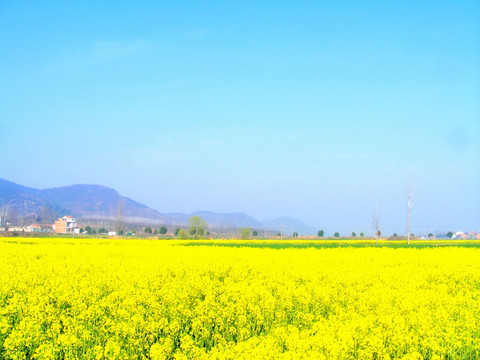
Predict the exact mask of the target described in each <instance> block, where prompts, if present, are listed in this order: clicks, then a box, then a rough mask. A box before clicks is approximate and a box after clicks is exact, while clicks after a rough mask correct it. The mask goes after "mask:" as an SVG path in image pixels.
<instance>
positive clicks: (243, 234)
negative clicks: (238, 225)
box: [239, 228, 250, 240]
mask: <svg viewBox="0 0 480 360" xmlns="http://www.w3.org/2000/svg"><path fill="white" fill-rule="evenodd" d="M239 233H240V237H241V238H242V239H245V240H246V239H248V238H249V237H250V229H249V228H244V229H239Z"/></svg>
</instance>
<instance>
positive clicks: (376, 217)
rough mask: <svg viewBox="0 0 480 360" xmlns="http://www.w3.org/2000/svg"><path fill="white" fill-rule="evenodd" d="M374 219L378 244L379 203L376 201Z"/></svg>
mask: <svg viewBox="0 0 480 360" xmlns="http://www.w3.org/2000/svg"><path fill="white" fill-rule="evenodd" d="M373 221H374V223H375V237H376V238H377V245H378V204H377V202H376V201H375V211H374V212H373Z"/></svg>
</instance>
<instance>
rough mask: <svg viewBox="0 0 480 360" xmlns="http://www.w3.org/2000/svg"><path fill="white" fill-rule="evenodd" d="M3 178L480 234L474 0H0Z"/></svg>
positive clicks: (161, 206) (479, 37)
mask: <svg viewBox="0 0 480 360" xmlns="http://www.w3.org/2000/svg"><path fill="white" fill-rule="evenodd" d="M0 79H1V80H0V99H1V100H0V135H1V141H0V156H1V159H2V166H1V170H0V177H2V178H5V179H7V180H11V181H14V182H17V183H20V184H23V185H27V186H32V187H37V188H48V187H55V186H63V185H70V184H76V183H90V184H102V185H106V186H110V187H113V188H115V189H117V190H118V191H119V192H120V193H121V194H123V195H125V196H129V197H131V198H133V199H136V200H138V201H141V202H144V203H146V204H147V205H149V206H151V207H153V208H155V209H157V210H159V211H161V212H175V211H181V212H192V211H195V210H211V211H218V212H233V211H241V212H246V213H248V214H250V215H252V216H254V217H256V218H258V219H260V220H262V219H267V218H273V217H276V216H282V215H288V216H293V217H296V218H298V219H300V220H302V221H304V222H306V223H307V224H310V225H313V226H315V227H319V228H326V229H329V230H328V231H327V233H329V232H330V229H331V231H332V232H333V231H335V229H340V230H343V229H345V230H343V231H344V232H346V231H351V230H352V229H357V230H359V229H365V230H368V229H371V227H372V223H373V222H372V216H373V208H374V204H375V201H378V209H379V218H380V228H381V229H382V228H383V229H386V230H385V233H389V232H392V231H397V232H400V233H402V232H403V231H404V229H405V224H406V191H405V182H406V178H407V177H408V178H409V179H410V181H411V183H412V184H413V185H414V188H415V194H414V201H415V204H416V206H415V208H414V210H413V212H412V223H413V226H414V231H415V228H416V229H418V230H416V231H417V232H420V231H423V232H424V231H425V230H424V229H425V228H426V226H429V229H430V230H431V231H434V230H437V229H438V230H442V229H447V228H455V230H456V229H459V230H470V229H473V230H480V2H478V1H441V2H438V1H431V2H423V1H422V2H418V1H374V2H372V1H352V2H348V1H330V2H328V1H324V2H319V1H312V2H307V1H295V2H281V1H279V2H259V1H251V2H243V1H238V2H228V3H226V2H196V1H195V2H179V1H165V2H149V1H144V2H128V3H127V2H117V1H110V2H108V1H105V2H88V1H81V2H69V1H58V2H53V1H45V2H42V1H35V2H32V1H24V2H22V1H0Z"/></svg>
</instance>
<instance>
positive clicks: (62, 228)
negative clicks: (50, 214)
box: [54, 215, 77, 234]
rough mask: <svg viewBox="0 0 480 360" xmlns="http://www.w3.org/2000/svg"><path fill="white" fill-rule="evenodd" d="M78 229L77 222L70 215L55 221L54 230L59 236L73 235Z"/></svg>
mask: <svg viewBox="0 0 480 360" xmlns="http://www.w3.org/2000/svg"><path fill="white" fill-rule="evenodd" d="M76 228H77V221H76V220H75V218H74V217H72V216H70V215H65V216H64V217H62V218H58V220H57V221H55V225H54V230H55V232H56V233H59V234H72V233H74V232H75V229H76Z"/></svg>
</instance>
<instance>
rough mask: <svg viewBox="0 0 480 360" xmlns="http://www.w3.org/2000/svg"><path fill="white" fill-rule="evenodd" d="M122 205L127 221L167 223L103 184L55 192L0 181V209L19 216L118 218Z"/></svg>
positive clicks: (59, 189)
mask: <svg viewBox="0 0 480 360" xmlns="http://www.w3.org/2000/svg"><path fill="white" fill-rule="evenodd" d="M119 204H121V206H122V216H123V218H124V220H125V221H131V222H143V221H147V220H148V221H149V222H151V221H152V220H153V221H155V222H159V223H167V222H168V221H169V219H168V218H167V217H166V216H165V215H163V214H161V213H159V212H158V211H156V210H154V209H151V208H149V207H148V206H146V205H144V204H141V203H138V202H136V201H134V200H132V199H129V198H127V197H124V196H121V195H120V194H119V193H118V192H117V191H115V190H114V189H111V188H108V187H105V186H100V185H72V186H64V187H58V188H53V189H45V190H40V189H34V188H29V187H25V186H22V185H18V184H15V183H13V182H11V181H7V180H4V179H0V206H4V205H6V206H8V208H9V209H10V210H15V211H16V212H17V213H18V214H19V215H22V216H26V215H29V214H39V213H41V212H42V208H48V209H50V210H52V211H54V212H55V213H56V214H57V215H64V214H70V215H73V216H76V217H79V218H96V219H115V218H116V217H117V213H118V207H119Z"/></svg>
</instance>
